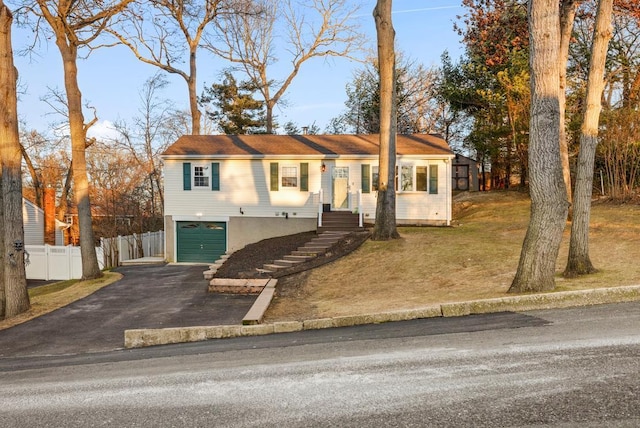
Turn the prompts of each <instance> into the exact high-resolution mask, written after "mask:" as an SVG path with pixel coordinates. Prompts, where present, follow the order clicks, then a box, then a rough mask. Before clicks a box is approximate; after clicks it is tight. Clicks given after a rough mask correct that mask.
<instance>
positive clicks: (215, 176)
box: [182, 162, 220, 190]
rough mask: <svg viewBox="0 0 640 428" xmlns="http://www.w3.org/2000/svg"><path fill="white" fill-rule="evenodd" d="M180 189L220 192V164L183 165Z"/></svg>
mask: <svg viewBox="0 0 640 428" xmlns="http://www.w3.org/2000/svg"><path fill="white" fill-rule="evenodd" d="M182 188H183V190H191V189H192V188H193V189H211V190H220V163H219V162H212V163H197V164H194V165H192V164H191V162H185V163H183V164H182Z"/></svg>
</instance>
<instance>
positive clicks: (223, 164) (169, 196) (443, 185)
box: [165, 156, 451, 224]
mask: <svg viewBox="0 0 640 428" xmlns="http://www.w3.org/2000/svg"><path fill="white" fill-rule="evenodd" d="M184 162H190V163H191V164H192V165H195V164H200V165H207V164H209V165H210V164H211V162H219V164H220V190H219V191H212V190H211V189H210V188H207V189H204V188H202V189H194V188H193V186H192V190H188V191H185V190H183V176H182V174H183V170H182V168H183V167H182V165H183V163H184ZM272 162H277V163H278V164H279V166H280V167H282V166H286V165H292V166H297V167H298V168H299V167H300V163H301V162H303V163H308V164H309V191H304V192H302V191H300V190H299V188H296V189H280V190H278V191H271V190H270V188H269V187H270V164H271V163H272ZM323 163H324V164H325V166H326V170H325V172H322V171H321V166H322V164H323ZM362 164H368V165H370V166H372V167H373V166H376V165H377V164H378V161H377V157H372V158H369V159H366V158H363V157H359V158H355V159H354V158H344V157H341V158H338V159H326V160H324V161H323V160H319V159H311V160H300V159H295V158H283V159H260V160H249V159H229V160H213V161H212V160H210V159H202V160H175V159H167V160H165V214H166V215H170V216H173V217H174V219H175V218H176V217H178V218H189V219H197V218H199V219H202V220H208V221H229V219H230V218H232V217H247V218H253V217H272V218H276V217H279V216H282V215H283V214H282V213H287V214H288V215H289V216H290V217H291V216H296V217H298V218H316V216H317V213H318V204H319V203H320V200H319V193H318V192H319V190H320V187H322V189H323V201H322V203H330V202H331V198H332V195H331V171H332V168H333V167H336V166H338V167H340V166H346V167H349V192H350V195H351V205H350V207H349V208H350V209H351V210H356V209H357V194H358V191H360V190H361V188H362V176H361V174H362V169H361V165H362ZM397 164H398V165H399V166H401V165H410V166H413V167H414V174H415V167H416V166H427V167H428V166H429V165H438V193H437V194H430V193H429V192H428V191H426V192H425V191H410V192H397V197H396V218H397V220H398V222H399V223H428V222H432V223H433V222H435V223H438V224H449V221H450V220H451V189H450V186H451V179H450V177H451V163H450V161H449V159H448V158H447V159H443V158H439V159H438V158H433V157H432V158H427V157H426V156H425V157H420V156H411V157H402V156H398V159H397ZM298 171H299V170H298ZM299 184H300V183H298V185H299ZM414 186H415V179H414ZM240 209H242V212H243V213H244V214H242V213H241V212H240ZM375 210H376V192H375V191H371V192H370V193H363V194H362V212H363V214H364V221H365V222H367V223H372V222H373V221H374V220H375Z"/></svg>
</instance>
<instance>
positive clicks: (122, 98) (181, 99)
mask: <svg viewBox="0 0 640 428" xmlns="http://www.w3.org/2000/svg"><path fill="white" fill-rule="evenodd" d="M349 1H351V0H349ZM353 1H357V0H353ZM360 3H361V4H362V5H363V7H362V9H361V13H360V14H358V15H357V16H356V17H355V19H357V20H358V22H359V24H360V26H361V30H362V31H363V32H364V33H365V34H366V36H367V38H368V39H369V40H370V43H371V46H372V47H373V48H375V43H376V31H375V22H374V20H373V17H372V11H373V8H374V6H375V3H376V2H375V0H360ZM464 12H465V10H464V9H463V8H462V6H461V5H460V0H394V1H393V17H392V19H393V25H394V28H395V30H396V48H397V49H398V50H401V51H403V52H404V53H405V55H406V56H407V57H408V58H410V59H412V60H416V61H417V62H420V63H422V64H423V65H424V66H426V67H430V66H432V65H439V63H440V56H441V54H442V53H443V52H444V51H445V50H446V51H448V52H449V54H450V56H451V57H452V58H454V59H455V58H457V57H459V56H460V55H461V53H462V50H463V47H462V46H461V44H460V37H459V36H458V35H457V34H456V33H455V31H454V29H453V24H454V22H456V21H457V18H456V16H457V15H462V14H464ZM32 40H33V34H32V32H31V31H30V30H27V29H23V28H18V27H15V26H14V28H13V47H14V54H15V59H14V61H15V65H16V67H17V68H18V72H19V76H20V77H19V91H20V92H21V93H20V95H19V105H18V114H19V116H20V117H21V119H22V120H23V121H25V122H26V124H27V128H28V129H36V130H38V131H40V132H42V133H45V134H46V133H47V132H48V130H49V128H50V124H52V123H55V122H60V120H61V117H60V116H56V115H55V114H52V113H53V112H52V109H51V107H50V106H48V105H47V104H46V103H45V102H44V101H42V97H43V96H44V95H45V94H47V92H48V88H53V89H57V90H60V91H62V90H63V89H64V83H63V74H62V62H61V60H60V54H59V51H58V49H57V47H56V46H55V44H54V43H53V42H52V41H51V42H50V43H49V45H41V46H39V47H38V49H37V50H36V52H35V55H34V54H32V55H30V56H24V55H19V53H20V52H21V51H23V50H24V48H25V47H26V46H27V45H28V44H29V43H30V42H31V41H32ZM284 62H285V60H283V62H282V64H283V65H284ZM228 66H229V64H228V63H227V62H225V61H223V60H220V59H217V58H215V57H213V56H211V55H209V54H208V53H206V52H205V51H199V57H198V93H199V94H201V93H202V90H203V88H204V87H205V85H207V86H209V85H211V84H212V83H215V82H217V81H218V80H219V75H220V73H221V71H222V70H223V69H224V68H226V67H228ZM360 68H362V64H360V63H358V62H356V61H351V60H347V59H344V58H330V59H323V58H316V59H312V60H310V61H308V62H306V63H304V64H303V65H302V67H301V70H300V72H299V74H298V75H297V76H296V78H295V79H294V81H293V83H292V84H291V86H290V87H289V89H288V91H287V93H286V94H285V100H286V102H287V106H286V107H282V108H279V107H276V109H275V114H276V116H277V121H278V123H280V124H284V123H286V122H288V121H292V122H294V123H295V124H296V125H298V127H302V126H309V125H311V124H313V123H315V124H316V125H317V126H319V127H320V129H321V130H323V131H324V129H325V127H326V126H327V124H328V123H329V121H330V120H331V119H332V118H333V117H336V116H338V115H339V114H340V113H341V112H342V111H343V110H344V102H345V100H346V93H345V86H346V85H347V84H348V83H349V82H350V81H351V80H352V78H353V73H354V72H355V71H356V70H358V69H360ZM157 71H158V69H157V68H156V67H153V66H151V65H147V64H144V63H142V62H140V61H138V60H137V59H136V58H135V57H134V56H133V54H132V53H131V52H130V51H129V50H128V49H127V48H124V47H114V48H107V49H99V50H96V51H94V53H92V54H91V55H90V56H89V57H88V58H87V59H82V60H80V61H79V62H78V75H79V83H80V89H81V91H82V95H83V99H84V101H85V103H88V104H90V105H91V106H93V107H94V108H95V109H96V112H97V116H98V123H97V124H96V125H94V126H93V127H92V128H91V130H90V136H98V137H100V136H108V135H109V134H110V133H111V132H110V131H109V129H110V127H111V126H112V124H113V122H115V121H118V120H125V121H126V120H130V119H131V118H132V117H133V116H135V115H137V114H138V109H139V108H140V100H139V95H138V94H139V91H140V90H141V88H142V86H143V84H144V82H145V81H146V80H147V79H148V78H149V77H151V76H152V75H153V74H155V73H156V72H157ZM165 76H166V77H167V80H168V81H169V85H168V87H167V88H166V89H165V90H164V92H163V93H162V94H161V96H162V97H163V98H167V99H170V100H172V101H173V102H174V103H175V105H176V106H177V107H179V108H181V109H185V110H186V109H188V98H187V89H186V83H185V81H184V80H183V79H182V78H180V77H177V76H175V75H169V74H165ZM274 77H275V78H278V77H283V76H282V75H277V74H274ZM86 120H87V121H88V118H87V119H86Z"/></svg>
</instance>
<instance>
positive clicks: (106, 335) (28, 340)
mask: <svg viewBox="0 0 640 428" xmlns="http://www.w3.org/2000/svg"><path fill="white" fill-rule="evenodd" d="M204 270H206V266H193V265H191V266H184V265H146V266H126V267H120V268H118V269H117V271H118V272H120V273H122V274H123V275H124V277H123V279H121V280H120V281H118V282H115V283H113V284H111V285H109V286H107V287H104V288H102V289H101V290H98V291H97V292H96V293H94V294H92V295H90V296H88V297H86V298H84V299H82V300H79V301H77V302H74V303H72V304H70V305H68V306H66V307H64V308H61V309H58V310H57V311H54V312H52V313H50V314H47V315H44V316H42V317H40V318H37V319H34V320H32V321H29V322H27V323H24V324H21V325H18V326H16V327H13V328H10V329H7V330H1V331H0V358H1V357H16V356H38V355H39V356H44V355H66V354H83V353H87V352H104V351H111V350H114V349H120V348H122V347H123V344H124V343H123V342H124V330H126V329H135V328H163V327H185V326H193V325H219V324H239V323H241V322H242V318H243V317H244V316H245V314H246V313H247V311H248V310H249V308H250V307H251V305H252V304H253V302H254V301H255V299H256V296H234V295H220V294H209V293H207V281H206V280H204V277H203V275H202V272H203V271H204Z"/></svg>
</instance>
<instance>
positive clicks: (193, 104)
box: [187, 47, 202, 135]
mask: <svg viewBox="0 0 640 428" xmlns="http://www.w3.org/2000/svg"><path fill="white" fill-rule="evenodd" d="M196 48H197V47H196ZM189 70H190V74H189V79H188V80H187V86H188V87H189V107H190V109H191V134H192V135H200V121H201V116H202V114H201V113H200V110H199V109H198V94H197V92H196V91H197V90H198V88H197V87H196V82H197V79H196V71H197V67H196V52H195V48H191V54H190V55H189Z"/></svg>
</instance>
